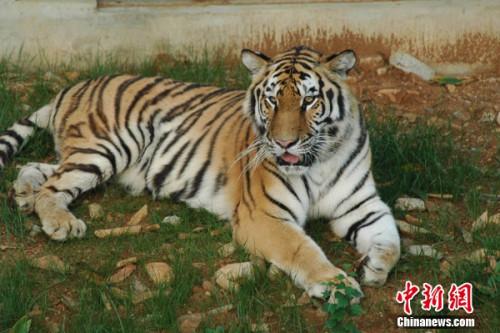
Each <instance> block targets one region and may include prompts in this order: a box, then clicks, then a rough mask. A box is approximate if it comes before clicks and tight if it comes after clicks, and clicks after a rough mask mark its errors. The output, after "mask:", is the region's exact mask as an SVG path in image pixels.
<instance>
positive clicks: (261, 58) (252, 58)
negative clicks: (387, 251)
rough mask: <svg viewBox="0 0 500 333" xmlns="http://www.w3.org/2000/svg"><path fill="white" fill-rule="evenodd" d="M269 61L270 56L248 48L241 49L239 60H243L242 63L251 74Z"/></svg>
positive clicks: (255, 72)
mask: <svg viewBox="0 0 500 333" xmlns="http://www.w3.org/2000/svg"><path fill="white" fill-rule="evenodd" d="M270 61H271V58H269V57H268V56H266V55H265V54H263V53H260V52H255V51H252V50H249V49H243V50H241V62H243V65H245V67H246V68H247V69H248V70H249V71H250V73H252V75H255V74H257V73H258V72H259V71H260V70H261V69H262V68H263V67H264V66H266V65H267V64H268V63H269V62H270Z"/></svg>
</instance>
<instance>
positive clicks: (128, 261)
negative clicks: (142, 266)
mask: <svg viewBox="0 0 500 333" xmlns="http://www.w3.org/2000/svg"><path fill="white" fill-rule="evenodd" d="M136 262H137V257H130V258H126V259H122V260H120V261H118V262H117V263H116V265H115V267H116V268H122V267H123V266H126V265H128V264H135V263H136Z"/></svg>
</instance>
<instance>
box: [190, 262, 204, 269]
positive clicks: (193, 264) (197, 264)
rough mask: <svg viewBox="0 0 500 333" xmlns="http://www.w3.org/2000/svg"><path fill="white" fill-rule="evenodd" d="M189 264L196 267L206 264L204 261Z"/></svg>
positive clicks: (200, 267)
mask: <svg viewBox="0 0 500 333" xmlns="http://www.w3.org/2000/svg"><path fill="white" fill-rule="evenodd" d="M191 265H192V266H193V267H194V268H197V269H202V268H205V267H206V266H207V264H205V263H204V262H193V263H192V264H191Z"/></svg>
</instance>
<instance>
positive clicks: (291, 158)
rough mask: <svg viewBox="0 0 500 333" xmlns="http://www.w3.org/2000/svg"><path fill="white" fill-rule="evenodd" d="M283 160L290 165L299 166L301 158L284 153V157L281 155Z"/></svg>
mask: <svg viewBox="0 0 500 333" xmlns="http://www.w3.org/2000/svg"><path fill="white" fill-rule="evenodd" d="M281 159H282V160H283V161H285V162H287V163H290V164H297V163H299V161H300V158H299V157H298V156H296V155H292V154H289V153H284V154H283V155H281Z"/></svg>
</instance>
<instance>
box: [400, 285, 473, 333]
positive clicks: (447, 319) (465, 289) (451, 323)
mask: <svg viewBox="0 0 500 333" xmlns="http://www.w3.org/2000/svg"><path fill="white" fill-rule="evenodd" d="M472 292H473V290H472V284H470V283H469V282H466V283H462V284H461V285H457V284H456V283H452V284H451V285H450V287H449V288H448V292H446V291H445V289H444V288H443V286H442V285H441V284H437V285H435V286H433V285H431V284H429V283H424V284H423V285H422V288H420V287H419V286H418V285H415V284H413V283H412V282H411V281H406V282H405V286H404V289H403V290H400V291H398V292H397V293H396V302H398V303H400V304H402V305H403V311H404V313H405V314H406V316H399V317H397V318H396V325H397V327H400V328H474V327H476V320H475V318H472V317H459V316H451V315H448V316H439V315H437V316H436V315H433V316H430V315H429V316H413V309H412V301H413V300H414V298H415V297H416V296H417V295H419V294H421V295H422V300H421V301H420V308H421V309H422V310H423V311H432V310H434V311H435V312H437V313H439V312H441V311H442V310H443V309H444V306H445V300H446V306H447V307H448V310H449V312H450V314H451V313H453V312H455V311H459V310H463V311H465V313H467V314H468V315H471V314H472V313H473V312H474V307H473V302H472Z"/></svg>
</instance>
